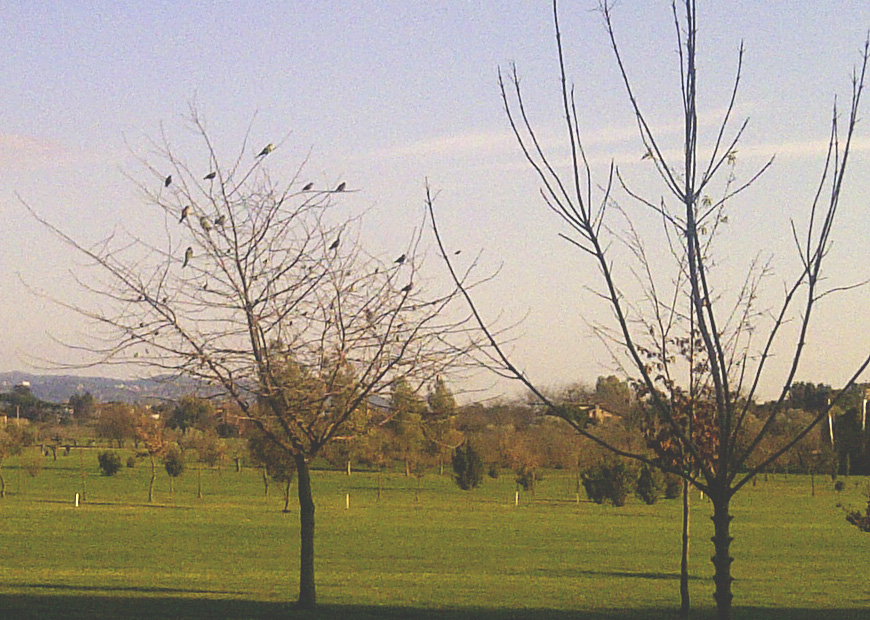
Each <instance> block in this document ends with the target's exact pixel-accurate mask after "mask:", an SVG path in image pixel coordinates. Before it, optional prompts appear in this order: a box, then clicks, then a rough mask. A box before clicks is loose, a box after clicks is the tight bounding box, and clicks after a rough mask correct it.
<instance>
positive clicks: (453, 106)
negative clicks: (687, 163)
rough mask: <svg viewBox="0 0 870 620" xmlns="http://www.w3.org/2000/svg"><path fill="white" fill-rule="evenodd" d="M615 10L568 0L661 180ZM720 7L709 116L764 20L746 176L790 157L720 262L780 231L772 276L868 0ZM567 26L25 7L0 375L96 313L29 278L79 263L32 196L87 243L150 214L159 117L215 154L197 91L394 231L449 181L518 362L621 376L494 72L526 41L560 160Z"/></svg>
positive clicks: (774, 239) (823, 353) (334, 12)
mask: <svg viewBox="0 0 870 620" xmlns="http://www.w3.org/2000/svg"><path fill="white" fill-rule="evenodd" d="M669 4H670V3H669V2H666V1H663V0H655V1H654V0H630V1H629V0H623V1H622V2H619V3H618V5H617V9H616V12H615V15H616V22H617V28H618V32H619V37H620V40H621V42H622V43H623V45H624V53H625V56H626V58H627V59H628V61H629V63H630V64H631V67H632V69H631V71H632V75H633V76H634V77H635V79H636V85H637V89H638V93H639V95H640V97H641V99H642V101H643V102H644V104H645V107H646V109H647V110H648V111H649V114H650V118H651V119H652V121H653V122H654V124H655V125H656V126H657V127H659V128H660V129H661V130H662V132H663V136H665V137H666V138H667V137H668V136H670V137H671V138H678V132H675V131H674V128H675V123H677V122H678V120H679V119H678V117H676V116H674V115H673V114H672V110H673V105H672V104H673V103H674V102H675V101H677V91H675V90H674V88H673V87H674V85H675V84H676V82H675V79H676V75H677V74H676V65H675V62H676V54H675V50H676V45H675V42H674V39H673V36H672V35H673V24H672V19H671V15H670V12H669ZM595 6H597V1H596V0H565V1H564V2H562V14H563V30H564V37H565V45H566V49H567V52H568V56H569V64H570V71H571V74H572V77H573V79H574V81H575V82H576V84H577V95H578V103H579V107H580V109H581V116H582V118H583V127H584V133H585V135H586V137H587V140H588V149H589V152H590V155H591V156H592V158H593V162H594V164H595V166H596V167H597V168H596V169H597V172H598V173H599V174H603V173H604V171H605V170H606V166H607V164H608V162H609V161H610V159H611V158H612V159H614V160H615V161H616V162H617V163H618V164H620V165H621V166H622V167H623V170H624V171H625V173H626V174H627V175H628V176H629V177H632V178H635V179H637V182H638V183H639V184H640V186H645V185H644V184H645V183H646V182H647V181H646V179H648V175H646V173H647V172H648V169H646V168H644V167H643V165H642V163H641V162H640V155H641V154H642V149H641V147H639V146H638V143H637V140H636V138H635V135H634V131H633V124H632V121H631V118H630V117H629V116H628V115H627V112H628V108H627V105H626V101H625V98H624V97H623V91H622V88H621V85H620V84H619V83H617V82H616V81H615V79H614V78H615V76H616V74H615V69H614V63H613V59H612V55H611V54H610V52H609V49H608V48H607V45H606V40H605V38H604V31H603V27H602V24H601V18H600V16H599V15H598V14H597V13H596V12H595V11H594V10H593V9H594V8H595ZM699 13H700V39H701V46H700V74H699V79H700V88H701V103H702V105H703V106H704V108H703V111H702V122H703V123H704V127H703V128H702V129H705V130H707V131H710V129H711V127H712V123H711V121H713V120H714V119H715V118H716V115H717V114H718V113H720V112H721V108H722V105H723V103H724V100H725V97H726V95H727V92H728V89H729V85H730V80H731V79H732V74H733V70H734V67H735V63H736V50H737V47H738V44H739V41H740V39H741V38H742V39H743V40H744V41H745V45H746V60H745V67H744V78H743V90H742V96H741V99H740V103H739V105H738V110H739V112H740V113H741V114H742V115H748V116H750V117H751V124H750V128H749V131H748V133H747V136H746V139H745V141H744V144H743V145H742V146H741V147H740V166H741V168H740V169H739V170H740V171H741V172H743V173H744V174H747V175H748V174H749V172H750V170H751V169H752V165H753V164H754V165H758V164H759V163H760V162H761V161H763V159H764V157H765V156H769V155H774V154H776V155H777V162H776V166H775V169H774V170H773V171H772V172H771V173H770V174H769V175H767V177H766V178H765V179H763V180H762V181H761V182H760V183H759V185H758V187H757V188H756V189H755V190H753V191H751V192H750V193H749V194H747V195H746V196H745V198H744V199H743V200H741V201H740V202H739V204H735V205H734V209H735V211H734V214H733V215H732V216H731V222H732V224H731V229H730V230H729V231H728V235H730V237H729V243H733V247H734V249H735V251H734V252H733V254H732V253H730V252H729V253H728V254H729V255H728V256H725V257H724V260H723V261H722V264H723V266H722V270H723V272H724V273H731V272H732V271H733V272H734V273H738V272H739V271H740V269H741V268H742V267H743V266H745V264H746V260H748V258H750V257H751V256H752V255H753V254H754V253H755V252H757V251H759V250H762V251H769V252H772V253H776V255H777V257H778V258H777V261H776V263H775V266H776V268H777V273H776V275H775V276H774V277H773V279H771V280H770V281H769V283H770V290H771V291H773V292H776V291H779V290H780V289H781V282H782V279H783V278H784V277H785V276H786V275H787V274H788V273H790V271H789V267H790V266H793V263H791V262H790V260H789V259H790V258H791V256H792V255H791V254H790V252H792V248H791V247H790V246H789V245H788V235H787V234H786V232H787V228H785V226H787V221H788V218H789V217H790V216H794V217H798V216H799V214H800V212H801V208H802V207H803V206H804V205H806V204H808V200H809V197H810V195H811V191H812V183H811V182H810V181H811V180H812V179H813V178H815V175H816V174H817V172H818V170H819V169H820V166H821V151H820V148H821V147H823V146H824V141H825V138H826V135H827V127H828V123H829V120H830V108H831V104H832V102H833V96H834V94H835V93H840V95H841V97H846V96H847V95H848V87H849V81H848V78H849V71H850V69H851V67H852V66H853V64H854V63H855V62H857V60H858V50H859V49H860V47H861V44H862V42H863V39H864V37H865V35H866V31H867V29H868V28H870V3H867V2H866V0H855V1H852V0H849V1H842V2H807V1H805V0H800V1H798V0H791V1H778V2H749V1H738V0H734V1H731V0H728V1H726V0H718V1H716V2H710V1H708V2H699ZM551 21H552V20H551V17H550V14H549V3H548V2H531V1H508V2H504V1H499V2H490V1H481V2H458V1H455V0H454V1H432V2H410V1H399V0H393V1H380V2H376V1H372V2H365V3H362V2H350V1H338V0H320V1H317V2H291V1H274V2H268V1H258V2H224V1H212V2H148V3H139V2H128V3H119V2H84V1H80V2H74V1H63V2H40V3H32V2H23V1H21V2H6V3H4V4H3V6H2V7H0V56H2V58H3V59H4V61H3V63H0V84H2V85H3V87H2V89H0V221H2V223H3V230H4V235H3V238H4V239H3V244H2V246H0V273H2V274H3V276H4V282H5V286H4V287H3V291H4V293H3V295H2V296H0V322H2V325H3V326H4V329H3V330H2V332H0V351H2V353H3V354H2V356H0V370H10V369H15V368H26V365H27V364H26V362H27V359H28V355H29V354H45V355H48V356H49V357H52V356H55V357H56V356H61V353H59V352H58V349H57V348H56V347H55V345H53V344H52V341H51V334H57V335H60V336H70V335H73V336H74V334H75V333H76V332H77V331H80V330H82V329H84V327H83V325H82V324H81V323H79V322H77V319H75V317H73V316H71V315H69V314H68V313H66V312H64V311H62V310H60V309H58V308H53V307H48V306H47V305H46V303H45V302H44V301H43V300H40V299H38V298H37V297H35V296H33V295H32V294H31V293H29V292H28V291H27V289H26V287H24V286H23V285H22V283H21V282H20V280H24V281H26V282H28V283H30V284H31V285H32V286H34V287H35V288H37V289H42V290H58V291H61V293H62V294H64V295H73V294H74V288H73V287H72V286H71V285H70V284H69V279H70V278H69V275H68V269H69V268H70V267H71V266H74V265H75V264H76V263H75V261H76V259H75V257H73V256H72V255H71V254H70V253H69V251H68V250H67V249H66V248H64V247H62V246H60V245H59V244H57V243H56V242H54V241H53V240H52V239H51V237H50V236H49V235H47V234H46V233H45V231H43V230H41V229H40V227H39V225H37V224H36V223H35V222H33V221H32V220H30V219H29V218H28V217H27V216H26V215H25V212H24V210H23V209H22V208H21V207H20V205H19V204H18V203H17V200H16V198H15V193H16V192H17V193H18V194H20V195H21V196H22V197H23V198H24V199H26V200H27V201H28V202H29V203H30V204H31V205H32V206H33V207H34V208H36V209H37V210H39V211H40V212H41V213H43V214H45V215H46V216H47V217H49V218H50V219H52V220H53V221H56V222H58V223H59V224H61V225H62V226H63V227H65V228H66V229H67V230H69V231H70V232H71V233H73V234H74V235H76V236H80V237H81V238H83V239H88V240H95V239H98V238H99V237H100V236H102V235H105V234H107V233H108V232H110V231H111V230H112V228H113V226H115V225H116V224H118V223H125V224H126V225H127V226H129V227H131V228H134V229H135V227H136V226H138V225H142V222H144V221H145V220H144V219H143V218H142V215H141V213H142V212H143V211H144V209H143V204H142V201H141V198H140V197H139V196H138V195H137V193H136V190H135V188H134V187H133V184H132V182H131V181H130V180H129V179H128V178H127V176H126V175H128V174H137V173H138V167H137V165H136V162H135V156H137V155H147V153H148V149H149V140H151V139H159V137H160V132H161V126H162V127H163V131H165V133H166V135H167V137H168V138H169V140H170V141H171V142H172V143H173V145H174V147H175V148H176V149H177V150H179V151H181V152H185V149H187V148H190V149H194V147H193V145H194V142H193V140H192V137H191V135H190V133H189V132H188V130H187V129H186V128H185V124H184V121H183V117H184V115H185V113H186V111H187V109H188V106H189V104H190V103H191V102H195V103H196V105H197V106H198V108H199V110H200V111H201V113H202V114H203V115H204V117H205V118H206V120H207V122H208V125H209V127H210V130H211V132H212V137H213V139H214V141H215V142H216V143H217V144H218V147H219V150H220V151H221V152H224V153H227V154H230V153H233V152H234V150H235V149H236V148H237V147H238V146H239V142H240V140H241V138H242V137H243V135H244V132H245V130H246V129H247V127H248V125H249V124H251V122H252V119H253V125H252V140H253V142H254V143H255V144H260V143H263V144H265V143H266V142H269V141H275V140H276V139H280V138H281V137H283V136H284V135H287V134H288V133H289V136H290V137H289V139H288V140H287V142H286V143H285V145H284V147H283V148H282V149H280V150H279V151H276V153H275V154H274V155H273V156H272V158H271V159H270V161H269V165H270V166H271V169H272V171H273V172H274V173H275V174H280V173H282V172H284V173H289V172H291V171H292V170H294V169H295V167H296V166H297V165H298V163H299V162H300V160H301V159H302V158H303V157H304V156H305V155H306V154H307V153H308V152H309V151H311V153H312V156H311V161H310V163H309V165H308V172H309V173H310V175H311V178H313V179H315V180H317V181H322V182H323V183H333V182H336V181H338V180H346V181H347V182H348V184H349V185H350V186H351V187H354V188H357V189H359V190H360V191H359V192H357V193H355V194H354V195H353V196H352V197H349V198H348V199H347V200H348V203H347V204H348V207H349V208H351V209H356V210H362V209H371V210H370V212H369V213H368V215H367V216H366V219H365V224H364V225H365V241H366V244H367V246H369V247H370V248H371V250H372V251H374V252H380V251H383V252H384V253H385V254H386V255H391V254H392V253H393V252H394V251H395V249H396V248H401V247H404V244H405V241H406V239H407V237H408V235H409V234H410V233H411V231H412V230H413V228H414V227H415V226H417V225H419V223H420V220H421V218H422V200H423V187H424V179H425V178H426V177H428V178H429V180H430V182H431V183H432V185H433V186H434V187H436V188H438V189H441V190H442V193H441V195H440V198H439V208H440V209H441V212H442V226H443V228H444V230H443V232H444V233H445V234H446V235H447V236H448V238H449V239H450V240H451V243H453V244H454V245H456V246H457V247H462V248H464V249H467V252H465V253H464V254H463V256H465V255H473V254H474V252H475V251H477V250H481V249H482V250H483V251H484V254H483V263H484V268H493V267H494V266H497V265H499V264H502V265H503V267H502V271H501V274H500V276H499V278H498V279H497V280H496V281H495V282H493V283H492V284H491V285H489V286H488V287H486V289H485V290H483V291H482V292H481V297H480V300H481V304H482V308H483V309H484V310H485V311H487V312H489V313H490V315H491V316H496V315H498V314H501V313H503V316H504V319H503V320H505V321H506V322H512V321H515V320H518V319H521V318H523V317H526V318H525V320H524V322H523V323H522V325H521V326H520V327H519V328H518V329H517V330H516V332H515V338H516V340H515V342H514V344H513V345H512V346H513V349H514V351H515V354H516V361H517V362H518V364H519V365H520V366H521V367H523V368H526V369H527V370H528V371H529V373H530V374H531V375H532V376H533V377H534V378H535V379H537V380H539V381H541V382H542V383H547V384H555V383H560V382H567V381H574V380H587V381H593V380H594V379H595V377H596V376H598V375H599V374H603V373H608V372H610V370H611V364H610V362H609V359H608V357H607V356H606V354H605V353H604V351H603V349H602V348H601V347H600V346H599V345H598V344H597V343H596V341H595V340H594V339H593V337H592V336H591V335H590V333H589V330H588V328H587V327H586V325H585V323H584V321H583V320H582V317H587V318H588V317H589V316H590V314H591V315H592V316H598V315H596V314H595V313H596V312H597V310H596V303H595V301H594V298H593V297H592V296H591V295H590V294H589V293H588V292H586V291H585V287H586V286H594V285H595V284H596V282H595V280H594V275H595V274H594V271H593V270H592V268H591V266H590V265H589V264H588V263H587V262H586V261H585V259H584V257H582V256H580V255H578V254H577V253H576V252H575V251H572V250H571V248H570V247H569V246H567V245H566V244H565V243H563V242H560V241H558V239H557V238H556V233H557V232H558V230H559V227H558V224H557V223H556V222H555V221H554V220H553V219H552V218H551V217H550V216H549V214H548V213H547V212H546V211H545V209H544V207H543V205H542V203H541V202H540V200H539V199H538V197H537V183H536V181H535V179H534V177H533V175H532V173H531V172H530V170H529V169H528V168H527V167H526V166H525V165H524V163H523V161H522V159H521V155H520V152H519V150H518V148H517V147H516V145H515V143H514V142H513V140H512V137H511V136H510V134H509V129H508V125H507V122H506V120H505V117H504V114H503V112H502V109H501V102H500V98H499V93H498V89H497V85H496V71H497V68H498V67H499V66H500V65H501V66H506V65H507V64H508V63H510V62H511V61H515V62H516V63H517V65H518V67H519V71H520V74H521V76H522V79H523V85H524V87H525V88H526V92H527V96H528V104H529V107H530V110H531V112H532V116H533V118H534V119H535V120H536V122H537V123H538V126H539V128H540V131H541V136H542V137H543V138H544V139H545V141H546V142H547V144H548V145H551V146H552V148H553V153H554V154H555V155H556V156H557V157H560V156H562V155H564V149H563V148H561V146H560V143H559V142H558V139H559V133H558V132H559V131H560V130H561V127H562V124H561V120H560V117H559V111H558V107H557V106H558V93H557V91H556V90H554V89H555V87H556V86H557V84H558V81H557V78H558V75H557V72H556V67H555V65H554V62H553V61H554V51H555V47H554V42H553V36H552V23H551ZM867 109H868V108H867V106H866V105H865V110H867ZM863 131H870V130H867V129H866V128H863V127H862V131H860V132H859V134H860V138H861V141H860V142H859V143H858V150H857V151H856V158H855V160H854V161H853V164H854V167H853V168H852V169H851V175H850V176H851V180H852V182H851V186H850V187H851V189H850V192H849V194H848V195H847V196H846V198H847V200H846V201H845V202H844V205H843V214H842V215H843V219H842V221H841V223H842V225H843V230H842V232H841V234H840V235H839V241H838V243H837V245H836V246H835V249H834V252H833V253H832V256H831V258H832V267H833V266H837V267H839V268H840V271H839V273H840V274H841V275H840V276H839V279H837V280H835V281H836V282H841V281H842V282H843V283H847V282H848V281H851V279H854V280H859V279H864V278H867V277H870V260H868V258H870V250H866V251H865V250H864V249H863V248H862V247H860V244H862V243H863V244H864V245H866V243H865V242H864V241H863V235H862V234H861V231H863V230H864V229H865V228H866V227H867V224H868V213H870V192H868V190H867V188H866V183H865V182H864V181H863V179H864V178H865V177H866V176H868V172H870V167H868V166H870V161H868V157H867V150H868V148H870V133H863ZM666 141H667V139H666ZM671 144H673V145H674V146H676V145H677V143H676V142H672V143H671ZM191 152H193V153H195V155H193V156H192V157H198V156H201V155H200V151H196V150H191ZM204 165H205V164H204ZM744 166H745V167H744ZM645 175H646V176H645ZM653 191H654V193H657V192H658V189H654V190H653ZM626 205H628V203H627V202H626ZM744 259H746V260H744ZM868 302H870V292H868V291H867V290H862V291H859V292H853V293H850V294H849V295H847V296H843V297H841V298H839V299H834V300H832V301H831V302H830V303H829V304H828V305H827V307H826V308H825V309H824V310H825V312H824V313H822V314H820V317H819V318H820V320H821V323H820V327H819V329H818V330H817V331H816V332H814V333H813V335H812V339H813V342H812V344H815V345H816V348H815V349H814V351H813V354H812V355H811V356H810V357H808V359H807V362H808V363H807V366H806V370H805V371H804V372H803V373H802V376H803V378H806V379H811V380H817V381H818V380H822V381H826V382H831V383H835V384H836V383H837V382H839V381H841V380H842V379H843V378H844V377H845V373H846V371H847V369H848V368H849V367H850V365H853V364H854V363H855V361H856V360H857V359H858V357H859V355H860V354H861V352H863V351H866V350H867V349H868V347H870V303H868ZM864 308H867V310H866V311H865V310H864ZM601 316H604V315H601ZM838 317H839V318H838ZM484 382H485V381H484Z"/></svg>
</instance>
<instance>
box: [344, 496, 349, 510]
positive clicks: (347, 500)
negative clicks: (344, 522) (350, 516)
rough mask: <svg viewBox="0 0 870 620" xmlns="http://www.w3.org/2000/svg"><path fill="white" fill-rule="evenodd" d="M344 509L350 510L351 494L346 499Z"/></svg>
mask: <svg viewBox="0 0 870 620" xmlns="http://www.w3.org/2000/svg"><path fill="white" fill-rule="evenodd" d="M344 509H345V510H350V493H348V494H347V496H346V497H345V498H344Z"/></svg>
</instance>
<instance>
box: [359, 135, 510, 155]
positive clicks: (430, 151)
mask: <svg viewBox="0 0 870 620" xmlns="http://www.w3.org/2000/svg"><path fill="white" fill-rule="evenodd" d="M512 144H513V143H512V136H511V135H510V134H509V133H507V132H469V133H458V134H450V135H444V136H436V137H434V138H427V139H425V140H418V141H417V142H412V143H410V144H401V145H397V146H389V147H386V148H382V149H377V150H376V151H374V152H372V153H371V155H372V156H373V157H433V156H445V155H449V156H470V155H480V154H484V153H491V152H494V151H501V150H503V149H505V148H506V147H508V146H511V145H512Z"/></svg>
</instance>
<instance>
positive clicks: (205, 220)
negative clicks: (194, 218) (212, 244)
mask: <svg viewBox="0 0 870 620" xmlns="http://www.w3.org/2000/svg"><path fill="white" fill-rule="evenodd" d="M199 225H200V226H202V229H203V230H204V231H205V232H208V231H210V230H211V222H209V221H208V218H207V217H206V216H204V215H203V216H202V217H200V218H199Z"/></svg>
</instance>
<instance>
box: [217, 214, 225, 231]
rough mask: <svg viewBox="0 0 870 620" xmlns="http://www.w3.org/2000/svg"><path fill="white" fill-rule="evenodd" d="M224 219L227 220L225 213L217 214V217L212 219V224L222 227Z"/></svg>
mask: <svg viewBox="0 0 870 620" xmlns="http://www.w3.org/2000/svg"><path fill="white" fill-rule="evenodd" d="M226 221H227V216H226V215H218V216H217V219H216V220H215V221H214V225H215V226H217V227H218V228H223V227H224V223H225V222H226Z"/></svg>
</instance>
